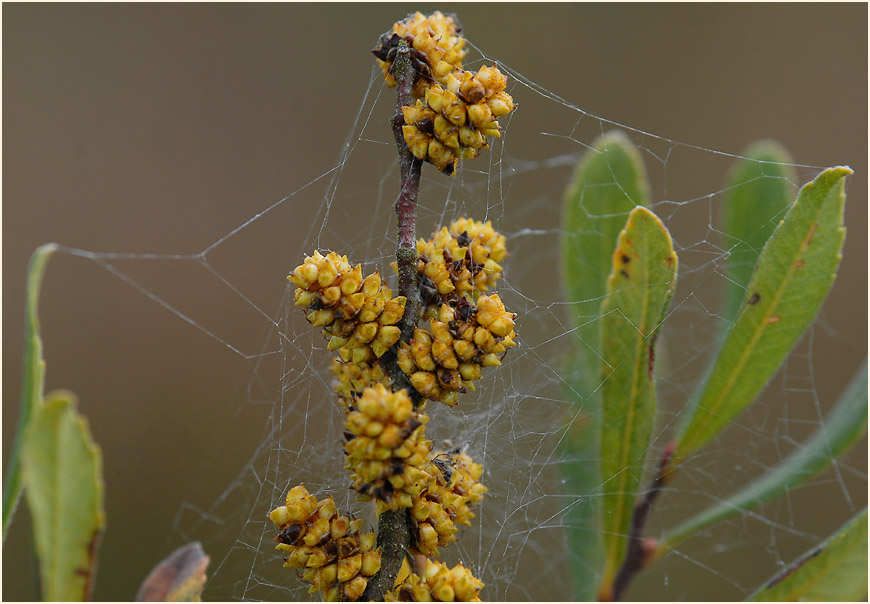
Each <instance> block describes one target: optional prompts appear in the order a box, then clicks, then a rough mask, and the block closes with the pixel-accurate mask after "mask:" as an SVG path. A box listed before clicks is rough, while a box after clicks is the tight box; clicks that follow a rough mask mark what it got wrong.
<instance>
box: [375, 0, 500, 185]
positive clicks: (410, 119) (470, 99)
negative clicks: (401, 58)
mask: <svg viewBox="0 0 870 604" xmlns="http://www.w3.org/2000/svg"><path fill="white" fill-rule="evenodd" d="M401 40H405V41H406V42H408V43H409V45H410V48H411V59H412V64H413V66H414V69H415V70H416V72H417V77H416V79H415V80H414V87H413V91H412V94H413V97H414V98H415V99H416V100H417V102H416V104H415V105H413V106H408V107H402V112H403V114H404V115H403V117H404V120H405V125H404V126H403V127H402V134H403V136H404V138H405V143H406V144H407V145H408V148H409V149H410V150H411V153H413V154H414V156H415V157H417V158H418V159H420V160H423V161H428V162H429V163H431V164H433V165H434V166H435V167H437V168H438V169H439V170H441V171H442V172H445V173H447V174H453V173H454V171H455V170H456V160H458V159H467V158H472V157H477V156H478V155H479V154H480V151H481V150H482V149H486V148H488V145H487V143H486V137H487V136H496V137H500V136H501V133H500V127H499V124H498V121H497V118H499V117H503V116H505V115H507V114H508V113H510V112H511V111H513V110H514V107H515V105H514V101H513V99H512V98H511V96H510V95H509V94H508V93H507V92H505V87H506V86H507V79H506V78H505V76H504V75H503V74H502V73H501V72H500V71H499V69H498V67H496V66H495V65H493V66H492V67H487V66H485V65H484V66H483V67H481V68H480V69H478V70H477V71H476V72H471V71H466V70H464V69H462V58H463V57H464V56H465V54H466V51H465V49H464V48H465V38H463V37H462V34H461V28H460V27H459V25H458V23H457V22H456V19H455V18H454V17H453V16H449V17H445V16H444V15H443V14H442V13H440V12H437V11H436V12H435V13H433V14H432V15H430V16H429V17H424V16H423V15H422V14H421V13H419V12H418V13H415V14H414V15H412V16H409V17H408V18H407V19H405V20H403V21H399V22H398V23H395V24H394V25H393V29H392V30H391V31H390V32H388V33H386V34H384V35H383V36H381V39H380V41H379V44H378V47H377V48H375V49H374V53H375V56H376V57H377V58H378V64H379V65H380V66H381V69H382V70H383V72H384V78H385V79H386V82H387V85H388V86H395V85H396V83H397V82H396V78H395V77H394V75H393V73H392V72H391V69H392V64H393V60H394V58H395V49H396V48H397V46H398V44H399V42H400V41H401Z"/></svg>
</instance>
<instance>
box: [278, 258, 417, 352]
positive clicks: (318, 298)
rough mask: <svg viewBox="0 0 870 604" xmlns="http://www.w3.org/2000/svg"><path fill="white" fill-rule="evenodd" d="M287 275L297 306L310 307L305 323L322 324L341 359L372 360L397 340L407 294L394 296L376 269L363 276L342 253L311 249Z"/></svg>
mask: <svg viewBox="0 0 870 604" xmlns="http://www.w3.org/2000/svg"><path fill="white" fill-rule="evenodd" d="M287 279H289V280H290V281H291V282H292V283H293V284H294V285H295V286H296V287H297V288H298V289H297V290H296V293H295V299H296V305H297V306H303V307H306V308H308V309H309V310H310V312H309V313H308V315H307V317H308V322H309V323H311V324H312V325H315V326H318V327H323V328H324V332H325V333H326V335H328V336H330V340H329V345H328V348H329V350H337V351H338V354H339V356H340V357H341V358H342V360H343V361H352V362H353V363H354V364H362V363H367V362H371V361H373V360H374V359H376V358H379V357H381V356H383V354H384V353H385V352H386V351H387V350H389V349H390V348H391V347H392V346H393V345H394V344H395V343H396V342H398V341H399V337H400V336H401V331H402V330H401V329H400V328H399V327H397V326H396V324H397V323H398V322H399V321H401V320H402V315H404V313H405V302H406V298H405V297H404V296H398V297H395V298H393V297H392V295H393V294H392V291H391V290H390V288H388V287H384V286H383V284H382V283H381V276H380V275H379V274H378V273H377V272H375V273H372V274H371V275H369V276H368V277H366V278H365V279H363V278H362V268H361V267H360V265H359V264H358V265H356V267H355V268H352V267H351V266H350V264H349V263H348V261H347V256H339V255H338V254H336V253H335V252H329V253H328V254H327V255H326V256H324V255H322V254H321V253H320V252H318V251H315V252H314V254H313V255H311V256H307V257H306V258H305V262H303V263H302V264H301V265H299V266H298V267H296V269H295V270H294V271H293V272H292V273H291V274H290V275H289V276H288V277H287Z"/></svg>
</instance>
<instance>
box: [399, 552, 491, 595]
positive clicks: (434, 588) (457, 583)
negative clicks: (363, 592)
mask: <svg viewBox="0 0 870 604" xmlns="http://www.w3.org/2000/svg"><path fill="white" fill-rule="evenodd" d="M482 588H483V583H482V582H481V581H480V580H479V579H477V578H476V577H475V576H474V575H472V574H471V571H470V570H468V569H467V568H465V567H464V566H462V563H459V564H457V565H456V566H454V567H453V568H448V567H447V565H446V564H443V563H441V562H433V561H432V560H427V561H426V568H425V569H424V570H423V575H422V576H419V575H417V574H414V573H412V574H411V575H410V576H409V577H408V578H407V579H405V581H404V582H402V584H401V585H399V586H398V587H397V588H396V589H394V590H393V591H389V592H387V594H386V601H387V602H432V601H435V602H480V597H479V594H480V590H481V589H482Z"/></svg>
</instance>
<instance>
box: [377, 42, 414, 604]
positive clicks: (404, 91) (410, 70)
mask: <svg viewBox="0 0 870 604" xmlns="http://www.w3.org/2000/svg"><path fill="white" fill-rule="evenodd" d="M392 69H393V75H394V76H395V78H396V81H397V82H398V100H397V102H396V114H395V115H394V116H393V120H392V126H393V136H394V137H395V138H396V146H397V147H398V152H399V169H400V173H401V179H402V180H401V186H400V189H399V197H398V198H397V199H396V218H397V222H398V232H399V245H398V249H397V250H396V260H397V261H398V265H399V295H400V296H405V298H406V299H407V302H406V303H405V314H404V316H403V317H402V324H401V327H402V338H401V339H402V341H403V342H408V341H409V340H410V339H411V335H412V334H413V333H414V327H415V326H416V324H417V309H418V307H419V304H420V293H419V289H418V286H417V248H416V222H417V193H418V191H419V189H420V170H421V168H422V166H423V162H421V161H420V160H419V159H417V158H416V157H414V155H413V154H412V153H411V151H410V150H409V149H408V145H406V144H405V137H404V135H403V134H402V126H403V125H404V124H405V118H404V116H403V114H402V107H410V106H412V105H413V101H414V99H413V94H412V90H413V88H414V80H415V78H416V75H417V71H416V69H415V68H414V66H413V64H412V62H411V49H410V47H409V46H408V44H407V42H405V41H404V40H403V41H401V42H399V45H398V48H397V50H396V58H395V60H394V61H393V67H392ZM381 366H382V367H383V368H384V370H385V371H386V372H387V374H388V375H389V376H390V379H391V380H392V382H393V384H394V385H395V386H394V387H395V388H404V389H405V391H406V392H408V393H409V395H410V396H411V400H413V401H414V407H415V408H416V407H417V406H418V405H419V403H420V400H421V398H420V395H419V394H418V393H417V391H416V390H415V389H414V388H413V387H412V386H411V385H410V383H409V382H408V377H407V376H406V375H405V374H404V373H403V372H402V370H401V369H399V367H398V365H397V364H396V353H395V349H393V350H392V351H390V352H388V353H386V354H385V355H384V356H383V357H382V358H381ZM410 544H411V527H410V518H409V516H408V513H407V510H404V509H400V510H396V511H392V510H388V511H386V512H384V513H383V514H381V515H380V516H378V546H379V547H380V549H381V568H380V570H379V571H378V573H377V574H376V575H375V576H374V577H372V578H371V580H370V581H369V582H368V585H367V586H366V590H365V592H364V593H363V597H362V599H363V600H368V601H382V600H383V599H384V596H385V594H386V592H387V591H389V590H390V589H392V588H393V585H394V584H395V581H396V576H397V575H398V573H399V570H400V569H401V567H402V561H403V560H404V558H405V556H406V555H407V552H408V547H409V546H410Z"/></svg>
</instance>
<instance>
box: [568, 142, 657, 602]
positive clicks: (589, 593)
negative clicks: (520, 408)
mask: <svg viewBox="0 0 870 604" xmlns="http://www.w3.org/2000/svg"><path fill="white" fill-rule="evenodd" d="M648 200H649V184H648V182H647V176H646V169H645V168H644V165H643V160H642V159H641V156H640V152H639V151H638V149H637V148H636V147H634V146H633V145H632V144H631V142H630V141H629V140H628V137H627V136H625V134H623V133H622V132H619V131H612V132H608V133H605V134H604V135H602V136H601V137H599V138H598V139H596V140H595V141H594V142H593V143H592V146H591V148H590V149H589V151H588V152H587V153H586V154H585V155H584V156H583V158H582V159H581V160H580V162H579V163H578V164H577V169H576V170H575V172H574V176H573V178H572V182H571V184H570V185H569V186H568V188H567V190H566V191H565V201H564V209H563V214H562V244H561V245H562V250H561V251H562V258H561V267H562V284H563V289H564V291H565V294H566V296H567V298H566V299H567V301H568V302H570V303H571V306H570V312H571V319H572V321H573V323H574V325H575V326H576V327H577V331H576V335H577V337H576V339H575V344H576V345H575V346H574V347H572V349H571V351H570V356H569V358H568V359H567V363H568V367H567V368H566V370H565V372H564V374H565V375H566V391H565V397H566V399H567V400H570V401H574V405H573V406H572V408H570V409H568V410H567V413H568V418H567V420H566V421H568V422H569V423H570V428H569V430H568V433H567V434H566V435H565V440H564V441H563V449H562V454H563V460H564V461H563V463H562V464H561V465H560V471H561V473H562V477H563V488H562V490H563V493H564V494H565V495H567V496H570V497H571V498H573V500H574V501H575V503H574V505H572V506H571V507H570V508H569V509H568V510H567V512H566V516H565V523H566V526H567V527H568V538H569V542H570V549H571V568H572V572H571V580H572V584H573V593H574V597H575V598H576V599H577V600H591V599H594V598H595V589H596V581H597V576H598V572H599V570H600V569H599V566H600V559H601V558H600V550H601V543H600V541H601V539H600V530H598V528H597V524H596V523H597V520H598V519H597V509H596V508H597V505H596V502H597V498H596V497H595V494H596V493H597V492H598V489H599V485H600V484H601V480H600V478H599V473H598V464H597V463H596V462H595V460H596V459H597V458H598V432H599V426H598V419H599V415H600V414H599V412H598V409H599V400H598V391H597V389H598V385H599V379H600V371H599V366H600V364H601V351H600V344H599V337H598V331H599V324H598V318H599V317H598V310H599V308H600V306H601V300H602V298H603V297H604V294H605V291H606V282H607V276H608V275H609V274H610V269H611V265H612V262H613V250H614V248H615V247H616V239H617V237H618V236H619V232H620V230H622V228H623V227H624V226H625V221H626V219H627V217H628V213H629V212H630V211H631V210H632V209H633V208H634V207H635V206H638V205H646V204H647V203H648Z"/></svg>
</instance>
